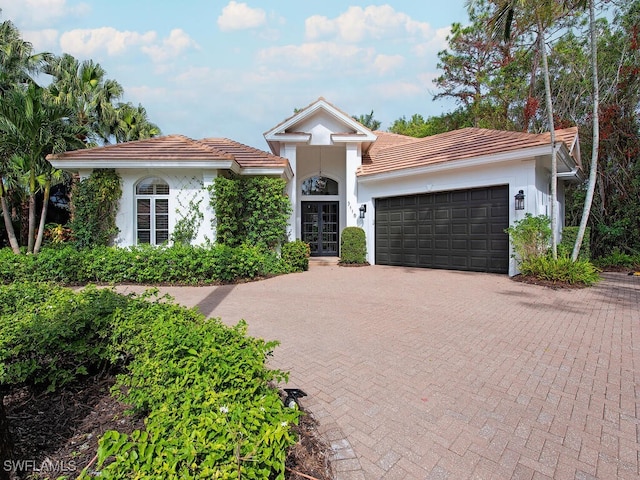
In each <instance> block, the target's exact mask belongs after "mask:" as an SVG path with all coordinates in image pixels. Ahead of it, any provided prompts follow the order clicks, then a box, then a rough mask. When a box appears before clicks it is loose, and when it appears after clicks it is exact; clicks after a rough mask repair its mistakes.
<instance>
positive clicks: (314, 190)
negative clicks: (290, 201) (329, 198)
mask: <svg viewBox="0 0 640 480" xmlns="http://www.w3.org/2000/svg"><path fill="white" fill-rule="evenodd" d="M302 195H338V182H336V181H335V180H332V179H331V178H327V177H321V176H315V177H310V178H307V179H306V180H305V181H304V182H302Z"/></svg>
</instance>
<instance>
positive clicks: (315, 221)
mask: <svg viewBox="0 0 640 480" xmlns="http://www.w3.org/2000/svg"><path fill="white" fill-rule="evenodd" d="M338 225H339V223H338V202H302V241H303V242H307V243H308V244H309V246H310V247H311V256H312V257H337V256H338Z"/></svg>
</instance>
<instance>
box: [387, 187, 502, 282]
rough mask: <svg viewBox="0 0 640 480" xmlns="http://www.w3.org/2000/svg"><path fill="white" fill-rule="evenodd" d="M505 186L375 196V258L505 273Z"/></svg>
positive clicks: (416, 265)
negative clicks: (376, 197)
mask: <svg viewBox="0 0 640 480" xmlns="http://www.w3.org/2000/svg"><path fill="white" fill-rule="evenodd" d="M508 205H509V187H508V186H506V185H504V186H496V187H489V188H474V189H470V190H454V191H448V192H438V193H427V194H420V195H409V196H403V197H391V198H382V199H377V200H376V218H375V221H376V252H375V256H376V263H377V264H379V265H403V266H409V267H427V268H446V269H450V270H468V271H475V272H495V273H507V271H508V268H509V239H508V236H507V234H506V233H504V230H505V228H507V227H508V226H509V208H508Z"/></svg>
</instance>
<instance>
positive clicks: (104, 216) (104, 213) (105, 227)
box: [70, 169, 122, 248]
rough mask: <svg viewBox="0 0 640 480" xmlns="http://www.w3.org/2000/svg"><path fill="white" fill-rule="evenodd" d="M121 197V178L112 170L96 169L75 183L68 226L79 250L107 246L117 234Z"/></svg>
mask: <svg viewBox="0 0 640 480" xmlns="http://www.w3.org/2000/svg"><path fill="white" fill-rule="evenodd" d="M121 197H122V186H121V181H120V176H119V175H118V174H117V173H116V171H115V170H112V169H98V170H94V171H93V173H91V175H90V176H89V178H86V179H84V180H80V181H79V182H76V183H75V184H74V186H73V189H72V193H71V214H72V219H71V223H70V227H71V230H72V231H73V238H74V239H75V242H76V245H77V246H78V247H80V248H87V247H95V246H99V245H109V244H111V243H112V242H113V239H114V238H115V236H116V235H117V234H118V232H119V231H120V230H119V229H118V227H117V226H116V214H117V212H118V203H119V202H120V198H121Z"/></svg>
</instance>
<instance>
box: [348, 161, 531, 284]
mask: <svg viewBox="0 0 640 480" xmlns="http://www.w3.org/2000/svg"><path fill="white" fill-rule="evenodd" d="M535 167H536V162H535V159H534V158H531V159H526V160H517V161H510V162H496V163H491V164H488V165H487V164H485V165H482V166H469V167H463V168H460V167H458V168H452V164H445V165H440V166H434V167H431V168H430V169H425V170H423V171H420V172H416V171H414V172H410V171H404V172H397V173H396V174H393V173H392V174H387V176H386V177H382V176H381V177H379V178H375V179H367V178H366V177H361V178H360V179H359V185H358V201H359V203H365V204H366V205H367V214H366V217H365V219H364V222H363V228H364V229H365V232H366V235H367V252H368V261H369V262H370V263H372V264H373V263H375V255H374V252H375V199H377V198H386V197H395V196H401V195H410V194H419V193H430V192H439V191H448V190H463V189H470V188H478V187H490V186H495V185H508V186H509V199H510V200H509V224H510V225H511V224H513V223H514V222H515V221H516V220H519V219H521V218H524V215H525V213H527V212H530V213H532V214H533V215H537V214H538V213H537V211H536V210H537V201H536V199H537V198H538V195H537V193H538V192H537V186H536V168H535ZM518 190H524V193H525V210H520V211H517V212H516V210H515V206H514V202H513V197H514V196H515V194H516V193H518ZM510 254H511V251H510ZM515 274H517V270H516V266H515V262H514V260H513V259H512V258H510V259H509V275H515Z"/></svg>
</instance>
